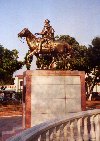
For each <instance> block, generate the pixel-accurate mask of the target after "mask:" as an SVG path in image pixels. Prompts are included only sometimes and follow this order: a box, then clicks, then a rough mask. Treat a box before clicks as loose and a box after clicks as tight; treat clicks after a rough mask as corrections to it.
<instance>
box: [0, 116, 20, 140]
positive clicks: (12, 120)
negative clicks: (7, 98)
mask: <svg viewBox="0 0 100 141" xmlns="http://www.w3.org/2000/svg"><path fill="white" fill-rule="evenodd" d="M16 127H22V116H21V115H17V116H3V117H0V141H2V132H3V131H12V130H13V128H16Z"/></svg>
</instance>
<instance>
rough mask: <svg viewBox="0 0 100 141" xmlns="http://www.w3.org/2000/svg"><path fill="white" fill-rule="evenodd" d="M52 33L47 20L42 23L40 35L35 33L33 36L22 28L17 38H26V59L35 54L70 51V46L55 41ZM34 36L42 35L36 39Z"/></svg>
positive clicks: (26, 29) (63, 42)
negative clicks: (27, 51)
mask: <svg viewBox="0 0 100 141" xmlns="http://www.w3.org/2000/svg"><path fill="white" fill-rule="evenodd" d="M54 32H55V31H54V29H53V28H52V26H51V25H50V21H49V20H48V19H46V20H45V22H44V28H43V30H42V31H41V32H40V33H35V35H33V34H32V33H31V32H30V31H29V30H28V28H24V29H23V30H22V31H21V32H20V33H19V34H18V37H20V38H22V37H25V38H26V41H27V44H28V47H29V54H28V56H27V59H28V58H29V57H31V56H33V55H36V54H49V55H50V54H65V53H67V54H68V53H69V52H70V51H71V46H70V45H69V44H68V43H67V42H65V41H56V40H55V38H54ZM36 35H42V37H38V38H37V36H36Z"/></svg>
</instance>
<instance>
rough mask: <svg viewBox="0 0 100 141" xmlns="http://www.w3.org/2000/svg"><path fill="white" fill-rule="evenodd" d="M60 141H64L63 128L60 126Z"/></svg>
mask: <svg viewBox="0 0 100 141" xmlns="http://www.w3.org/2000/svg"><path fill="white" fill-rule="evenodd" d="M60 141H64V126H63V124H62V125H61V126H60Z"/></svg>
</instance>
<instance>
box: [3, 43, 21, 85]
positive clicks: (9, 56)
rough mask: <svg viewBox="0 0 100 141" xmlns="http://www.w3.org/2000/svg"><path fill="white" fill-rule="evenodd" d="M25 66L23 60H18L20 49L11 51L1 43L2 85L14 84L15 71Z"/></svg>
mask: <svg viewBox="0 0 100 141" xmlns="http://www.w3.org/2000/svg"><path fill="white" fill-rule="evenodd" d="M22 66H23V62H22V61H18V51H17V50H16V49H14V50H12V51H10V50H8V49H6V48H4V47H3V46H2V45H0V85H4V84H12V83H13V73H14V72H15V71H16V70H18V69H20V68H21V67H22Z"/></svg>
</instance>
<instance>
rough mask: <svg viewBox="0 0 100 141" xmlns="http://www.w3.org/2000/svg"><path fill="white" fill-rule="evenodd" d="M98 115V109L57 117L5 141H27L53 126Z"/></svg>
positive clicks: (99, 112) (99, 111) (99, 110)
mask: <svg viewBox="0 0 100 141" xmlns="http://www.w3.org/2000/svg"><path fill="white" fill-rule="evenodd" d="M98 114H100V109H95V110H88V111H82V112H78V113H69V114H68V115H67V116H66V117H65V116H64V117H58V118H56V119H53V120H49V121H46V122H44V123H41V124H39V125H36V126H34V127H31V128H29V129H27V130H25V131H23V132H22V133H20V134H18V135H16V136H14V137H12V138H9V139H8V140H7V141H28V139H30V138H35V137H36V136H37V135H39V134H40V135H41V134H42V133H43V132H45V131H47V130H49V129H52V128H54V127H55V126H59V125H61V124H64V123H66V122H68V121H72V120H74V119H79V118H84V117H87V116H92V115H98Z"/></svg>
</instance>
